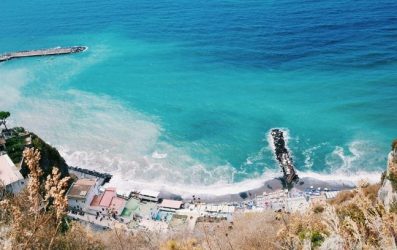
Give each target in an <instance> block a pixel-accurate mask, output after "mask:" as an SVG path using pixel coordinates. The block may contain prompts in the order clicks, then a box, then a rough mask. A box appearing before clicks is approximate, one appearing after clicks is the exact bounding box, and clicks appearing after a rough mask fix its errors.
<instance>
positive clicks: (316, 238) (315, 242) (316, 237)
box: [310, 231, 325, 247]
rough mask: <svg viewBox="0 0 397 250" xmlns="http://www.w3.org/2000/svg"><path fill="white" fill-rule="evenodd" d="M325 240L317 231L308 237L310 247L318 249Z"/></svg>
mask: <svg viewBox="0 0 397 250" xmlns="http://www.w3.org/2000/svg"><path fill="white" fill-rule="evenodd" d="M324 240H325V238H324V236H323V235H322V234H321V233H320V232H317V231H314V232H312V235H311V237H310V241H311V242H312V247H319V246H321V244H322V243H323V242H324Z"/></svg>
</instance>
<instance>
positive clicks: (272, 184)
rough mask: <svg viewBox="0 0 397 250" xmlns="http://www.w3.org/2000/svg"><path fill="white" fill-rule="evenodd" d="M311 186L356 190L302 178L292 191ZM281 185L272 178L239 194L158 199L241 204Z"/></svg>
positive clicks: (169, 195) (172, 194)
mask: <svg viewBox="0 0 397 250" xmlns="http://www.w3.org/2000/svg"><path fill="white" fill-rule="evenodd" d="M311 186H313V188H315V189H317V188H319V187H320V188H321V190H324V188H327V189H328V190H330V191H331V190H332V191H342V190H350V189H354V188H356V185H355V184H354V183H353V182H350V183H349V182H347V181H342V180H334V181H324V180H320V179H317V178H313V177H302V178H300V180H299V182H298V183H297V184H295V185H294V187H293V189H295V190H299V191H304V190H305V189H309V188H310V187H311ZM283 189H284V188H283V185H282V182H281V179H280V178H273V179H270V180H267V181H264V182H263V185H262V186H260V187H258V188H253V189H248V190H246V191H242V192H239V193H229V194H222V195H213V194H209V193H205V194H200V193H199V192H198V193H197V194H190V196H188V195H187V194H177V193H176V192H170V191H167V190H166V189H163V190H161V191H160V197H161V198H164V199H171V198H172V199H176V198H177V199H181V200H182V201H184V202H188V201H191V200H192V196H193V195H195V197H198V198H200V200H201V201H202V202H211V203H222V202H242V201H245V200H250V199H253V198H255V196H257V195H262V194H263V193H264V192H266V193H272V192H276V191H279V190H283Z"/></svg>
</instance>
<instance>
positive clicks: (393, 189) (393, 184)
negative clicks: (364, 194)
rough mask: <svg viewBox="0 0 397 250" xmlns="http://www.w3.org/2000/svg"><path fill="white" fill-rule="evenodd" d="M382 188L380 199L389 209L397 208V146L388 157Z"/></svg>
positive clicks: (379, 194) (379, 193)
mask: <svg viewBox="0 0 397 250" xmlns="http://www.w3.org/2000/svg"><path fill="white" fill-rule="evenodd" d="M381 185H382V186H381V188H380V189H379V192H378V199H379V201H380V202H381V203H382V204H383V205H384V206H385V209H386V210H387V211H390V209H391V208H397V147H393V150H392V151H391V152H390V153H389V156H388V159H387V170H386V172H385V173H384V178H382V182H381Z"/></svg>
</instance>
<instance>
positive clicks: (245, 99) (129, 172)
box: [0, 0, 397, 192]
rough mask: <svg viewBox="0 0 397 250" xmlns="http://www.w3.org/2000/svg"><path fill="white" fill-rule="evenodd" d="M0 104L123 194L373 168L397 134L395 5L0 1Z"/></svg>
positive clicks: (368, 173) (355, 173) (349, 174)
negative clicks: (271, 135) (283, 173)
mask: <svg viewBox="0 0 397 250" xmlns="http://www.w3.org/2000/svg"><path fill="white" fill-rule="evenodd" d="M0 9H1V12H2V18H1V19H0V53H2V52H7V51H14V50H26V49H36V48H46V47H56V46H72V45H86V46H88V47H89V50H88V51H87V52H84V53H82V54H76V55H69V56H60V57H46V58H30V59H23V60H14V61H9V62H6V63H1V64H0V87H1V90H0V109H7V110H10V111H11V112H12V115H13V119H12V120H11V123H12V124H14V125H23V126H25V127H27V128H30V129H31V130H33V131H34V132H36V133H38V134H40V135H41V136H43V137H44V138H45V139H46V140H48V141H49V142H51V143H52V144H53V145H56V146H57V148H59V149H60V151H61V152H62V155H63V156H64V157H65V158H66V159H67V161H68V163H69V164H71V165H79V166H82V167H87V168H91V169H98V170H101V171H108V172H111V173H112V174H114V179H113V183H112V184H114V185H117V186H119V187H121V188H126V189H131V187H134V188H135V187H141V186H146V185H147V183H148V182H150V183H151V184H150V185H152V187H153V186H154V185H155V186H156V187H164V188H167V189H177V188H178V187H184V188H179V190H182V191H186V190H188V189H189V188H191V189H192V190H194V191H196V190H198V189H199V188H201V189H202V190H214V189H217V190H222V191H219V192H229V191H230V190H231V189H234V190H236V189H239V188H246V187H247V186H249V187H251V186H254V185H259V184H260V183H261V182H262V181H263V180H265V179H267V178H271V177H274V176H278V175H280V173H279V167H278V165H277V162H276V161H275V160H274V157H273V155H272V150H271V147H270V146H269V143H268V132H269V130H270V129H271V128H274V127H281V128H285V129H286V130H287V131H288V137H289V141H288V145H289V148H290V149H291V151H292V152H293V156H294V160H295V163H296V166H297V169H298V171H299V174H300V175H301V176H305V175H306V176H307V175H312V176H317V177H319V178H335V177H338V178H342V179H346V180H351V179H358V178H361V177H363V176H365V177H374V178H375V179H376V178H378V177H379V175H378V174H379V173H380V171H382V170H383V169H384V168H385V164H386V155H387V152H388V150H389V146H390V142H391V140H392V139H393V138H394V137H396V136H397V127H396V124H397V116H396V111H397V98H396V95H397V12H396V11H395V10H396V9H397V2H396V1H384V0H381V1H377V2H376V3H374V2H373V1H368V0H365V1H286V0H280V1H270V0H269V1H239V0H233V1H232V0H229V1H193V2H192V1H183V0H175V1H156V2H150V1H127V0H119V1H104V0H96V1H84V2H82V1H76V0H70V1H48V0H39V1H32V2H26V1H22V3H16V2H15V1H11V0H3V1H1V3H0Z"/></svg>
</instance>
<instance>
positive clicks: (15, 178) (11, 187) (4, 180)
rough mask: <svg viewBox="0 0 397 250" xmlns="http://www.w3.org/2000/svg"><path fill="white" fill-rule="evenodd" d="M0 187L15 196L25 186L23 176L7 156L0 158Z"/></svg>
mask: <svg viewBox="0 0 397 250" xmlns="http://www.w3.org/2000/svg"><path fill="white" fill-rule="evenodd" d="M0 185H1V186H4V187H5V189H6V191H8V192H11V193H14V194H16V193H19V192H20V191H21V190H22V189H23V187H24V186H25V180H24V179H23V176H22V175H21V173H20V172H19V170H18V169H17V167H16V166H15V164H14V163H13V162H12V160H11V159H10V157H9V156H8V155H7V154H5V155H1V156H0Z"/></svg>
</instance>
